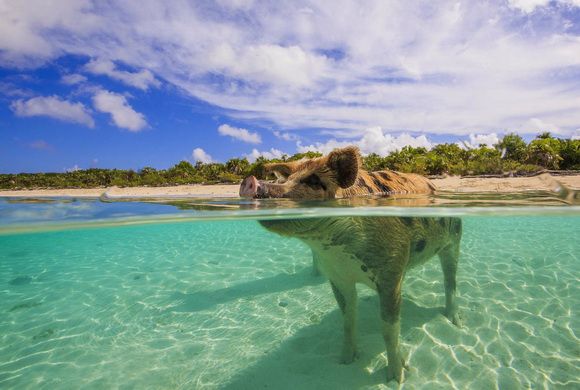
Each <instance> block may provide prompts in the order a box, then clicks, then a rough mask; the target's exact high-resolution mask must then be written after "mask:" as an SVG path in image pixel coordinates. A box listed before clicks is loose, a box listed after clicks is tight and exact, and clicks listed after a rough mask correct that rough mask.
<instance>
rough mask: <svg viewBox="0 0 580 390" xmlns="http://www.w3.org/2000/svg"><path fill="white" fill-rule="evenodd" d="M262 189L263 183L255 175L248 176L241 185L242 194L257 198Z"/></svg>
mask: <svg viewBox="0 0 580 390" xmlns="http://www.w3.org/2000/svg"><path fill="white" fill-rule="evenodd" d="M260 190H261V185H260V183H259V182H258V180H257V179H256V178H255V177H254V176H248V177H246V178H245V179H244V181H243V182H242V184H241V185H240V196H242V197H247V198H255V197H256V196H257V195H258V194H259V192H260Z"/></svg>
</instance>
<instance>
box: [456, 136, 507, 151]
mask: <svg viewBox="0 0 580 390" xmlns="http://www.w3.org/2000/svg"><path fill="white" fill-rule="evenodd" d="M498 142H499V138H498V136H497V134H496V133H490V134H469V141H467V140H464V141H461V142H459V143H458V145H459V146H461V147H463V148H467V149H476V148H479V146H480V145H487V146H490V147H491V146H493V145H495V144H497V143H498Z"/></svg>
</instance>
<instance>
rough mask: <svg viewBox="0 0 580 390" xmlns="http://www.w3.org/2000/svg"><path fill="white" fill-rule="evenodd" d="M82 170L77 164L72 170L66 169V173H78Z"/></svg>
mask: <svg viewBox="0 0 580 390" xmlns="http://www.w3.org/2000/svg"><path fill="white" fill-rule="evenodd" d="M80 170H81V168H80V167H79V166H78V165H77V164H75V165H73V166H72V167H70V168H65V169H64V171H65V172H76V171H80Z"/></svg>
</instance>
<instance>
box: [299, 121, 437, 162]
mask: <svg viewBox="0 0 580 390" xmlns="http://www.w3.org/2000/svg"><path fill="white" fill-rule="evenodd" d="M349 145H356V146H358V147H359V149H360V151H361V153H362V154H364V155H367V154H370V153H377V154H379V155H381V156H386V155H388V154H389V153H391V152H393V151H395V150H400V149H402V148H403V147H404V146H413V147H424V148H427V149H431V147H432V146H433V143H432V142H430V141H429V140H428V139H427V137H425V136H424V135H420V136H417V137H413V136H411V135H409V134H401V135H399V136H392V135H391V134H387V133H385V132H384V131H383V130H382V129H381V128H380V127H373V128H369V129H367V130H366V131H365V133H364V135H363V136H362V138H359V139H357V140H351V141H338V140H336V139H330V140H329V141H327V142H323V143H320V142H317V143H315V144H313V145H302V144H301V143H300V142H299V143H298V148H297V149H298V152H300V153H304V152H307V151H309V150H310V151H316V152H320V153H323V154H327V153H329V152H331V151H332V150H333V149H336V148H343V147H345V146H349Z"/></svg>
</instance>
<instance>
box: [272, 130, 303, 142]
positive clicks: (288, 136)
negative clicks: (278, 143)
mask: <svg viewBox="0 0 580 390" xmlns="http://www.w3.org/2000/svg"><path fill="white" fill-rule="evenodd" d="M273 133H274V135H275V136H276V137H277V138H280V139H282V140H284V141H297V140H298V139H299V137H298V136H297V135H296V134H292V133H287V132H286V133H284V132H282V131H277V130H276V131H274V132H273Z"/></svg>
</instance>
